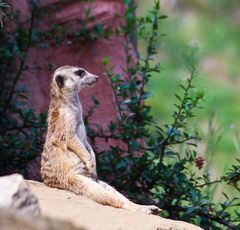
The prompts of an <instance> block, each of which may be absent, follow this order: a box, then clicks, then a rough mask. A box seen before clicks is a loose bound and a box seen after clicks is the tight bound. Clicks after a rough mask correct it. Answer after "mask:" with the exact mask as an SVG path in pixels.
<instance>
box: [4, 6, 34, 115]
mask: <svg viewBox="0 0 240 230" xmlns="http://www.w3.org/2000/svg"><path fill="white" fill-rule="evenodd" d="M36 9H37V5H36V4H33V8H32V13H31V19H30V27H29V32H28V39H27V45H26V49H25V51H24V53H25V57H24V58H22V59H21V61H20V66H19V69H18V71H17V73H16V76H15V78H14V79H13V84H12V88H11V89H10V92H9V95H8V97H7V99H6V102H5V105H4V109H3V114H5V112H6V110H7V108H8V105H9V104H10V102H11V100H12V97H13V95H14V91H15V88H16V85H17V83H18V81H19V79H20V77H21V74H22V71H23V69H24V65H25V62H26V57H27V53H28V50H29V48H30V46H31V41H32V31H33V26H34V22H35V14H36Z"/></svg>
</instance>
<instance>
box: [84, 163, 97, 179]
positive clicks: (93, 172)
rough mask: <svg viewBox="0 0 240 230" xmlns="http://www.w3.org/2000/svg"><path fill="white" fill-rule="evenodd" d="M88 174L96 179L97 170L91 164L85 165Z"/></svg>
mask: <svg viewBox="0 0 240 230" xmlns="http://www.w3.org/2000/svg"><path fill="white" fill-rule="evenodd" d="M86 167H87V171H88V176H89V177H92V178H94V179H97V170H96V168H95V167H94V165H93V164H89V165H86Z"/></svg>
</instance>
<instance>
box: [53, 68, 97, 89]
mask: <svg viewBox="0 0 240 230" xmlns="http://www.w3.org/2000/svg"><path fill="white" fill-rule="evenodd" d="M97 80H98V76H96V75H94V74H91V73H89V72H88V71H87V70H85V69H83V68H81V67H77V66H62V67H60V68H58V69H57V70H55V72H54V74H53V79H52V81H53V82H52V84H54V86H56V87H57V88H58V89H59V90H60V91H63V92H69V93H71V92H73V93H75V92H76V93H77V92H80V91H81V90H82V89H83V88H86V87H89V86H92V85H93V84H94V83H95V82H96V81H97Z"/></svg>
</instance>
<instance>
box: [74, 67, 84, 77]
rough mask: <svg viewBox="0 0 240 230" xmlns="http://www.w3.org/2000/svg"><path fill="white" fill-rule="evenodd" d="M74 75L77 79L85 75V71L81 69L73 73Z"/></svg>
mask: <svg viewBox="0 0 240 230" xmlns="http://www.w3.org/2000/svg"><path fill="white" fill-rule="evenodd" d="M74 73H75V74H76V75H78V76H79V77H84V75H85V71H84V70H82V69H79V70H77V71H75V72H74Z"/></svg>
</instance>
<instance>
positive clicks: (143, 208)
mask: <svg viewBox="0 0 240 230" xmlns="http://www.w3.org/2000/svg"><path fill="white" fill-rule="evenodd" d="M97 183H98V184H99V185H101V186H102V187H103V188H105V189H106V190H107V191H109V192H110V193H112V194H113V195H114V196H115V197H118V198H119V199H120V200H121V201H122V202H123V207H122V208H124V209H128V210H131V211H136V212H143V213H146V214H159V213H160V211H161V209H160V208H158V207H157V206H155V205H139V204H135V203H133V202H131V201H130V200H128V199H127V198H126V197H125V196H124V195H122V194H121V193H120V192H118V191H117V190H116V189H114V188H113V187H112V186H110V185H109V184H107V183H106V182H103V181H100V180H99V181H98V182H97Z"/></svg>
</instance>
